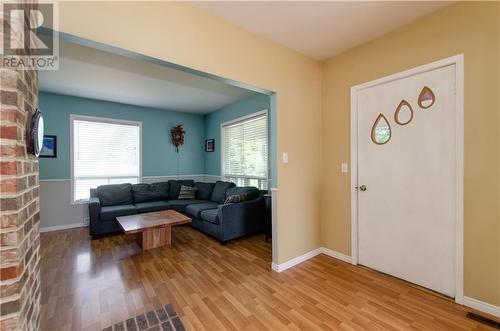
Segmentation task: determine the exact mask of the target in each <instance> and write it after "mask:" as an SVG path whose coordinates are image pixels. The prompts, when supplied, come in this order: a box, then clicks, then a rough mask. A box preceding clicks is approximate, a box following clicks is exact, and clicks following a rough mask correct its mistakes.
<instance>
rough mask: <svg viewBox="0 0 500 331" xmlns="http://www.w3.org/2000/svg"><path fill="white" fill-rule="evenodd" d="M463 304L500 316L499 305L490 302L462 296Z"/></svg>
mask: <svg viewBox="0 0 500 331" xmlns="http://www.w3.org/2000/svg"><path fill="white" fill-rule="evenodd" d="M464 306H467V307H470V308H473V309H476V310H479V311H481V312H483V313H487V314H490V315H493V316H496V317H500V307H499V306H495V305H492V304H490V303H487V302H484V301H480V300H477V299H473V298H470V297H467V296H464Z"/></svg>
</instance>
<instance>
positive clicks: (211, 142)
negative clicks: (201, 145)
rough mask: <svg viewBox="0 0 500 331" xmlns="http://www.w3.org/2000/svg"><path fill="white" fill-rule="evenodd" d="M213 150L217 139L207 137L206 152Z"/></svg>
mask: <svg viewBox="0 0 500 331" xmlns="http://www.w3.org/2000/svg"><path fill="white" fill-rule="evenodd" d="M213 151H215V139H206V140H205V152H213Z"/></svg>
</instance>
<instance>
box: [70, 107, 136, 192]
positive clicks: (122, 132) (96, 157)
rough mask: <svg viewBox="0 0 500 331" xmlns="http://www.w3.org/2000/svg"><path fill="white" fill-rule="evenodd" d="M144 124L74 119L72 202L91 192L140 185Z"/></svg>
mask: <svg viewBox="0 0 500 331" xmlns="http://www.w3.org/2000/svg"><path fill="white" fill-rule="evenodd" d="M140 137H141V123H140V122H129V121H120V120H112V119H103V118H93V117H82V116H71V138H72V142H71V143H72V155H71V157H72V159H71V160H72V177H73V178H72V185H73V201H74V202H79V201H82V202H83V201H86V200H88V198H89V191H90V189H91V188H96V187H97V186H99V185H105V184H120V183H138V182H139V181H140V176H141V175H140V173H141V171H140V168H141V167H140V160H141V156H140Z"/></svg>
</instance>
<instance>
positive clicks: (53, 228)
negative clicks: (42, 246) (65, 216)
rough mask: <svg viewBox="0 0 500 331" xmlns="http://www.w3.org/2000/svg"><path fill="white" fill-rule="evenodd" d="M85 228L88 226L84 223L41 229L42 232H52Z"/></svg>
mask: <svg viewBox="0 0 500 331" xmlns="http://www.w3.org/2000/svg"><path fill="white" fill-rule="evenodd" d="M83 227H87V225H84V224H83V222H78V223H70V224H63V225H55V226H46V227H43V228H40V232H51V231H57V230H66V229H74V228H83Z"/></svg>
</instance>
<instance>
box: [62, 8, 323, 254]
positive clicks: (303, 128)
mask: <svg viewBox="0 0 500 331" xmlns="http://www.w3.org/2000/svg"><path fill="white" fill-rule="evenodd" d="M60 30H61V31H63V32H66V33H70V34H73V35H77V36H80V37H83V38H87V39H91V40H94V41H99V42H102V43H105V44H109V45H112V46H118V47H121V48H124V49H128V50H132V51H135V52H139V53H142V54H145V55H149V56H152V57H156V58H159V59H163V60H166V61H170V62H173V63H176V64H180V65H184V66H187V67H191V68H194V69H198V70H201V71H205V72H209V73H213V74H216V75H219V76H223V77H226V78H230V79H233V80H237V81H241V82H245V83H249V84H253V85H256V86H259V87H262V88H266V89H269V90H272V91H275V92H277V100H276V103H277V127H278V130H277V145H278V146H277V147H278V148H277V152H278V155H281V153H283V152H285V151H286V152H288V153H289V159H290V161H289V163H288V164H283V163H281V162H279V163H278V187H279V193H278V194H279V199H278V231H279V235H278V237H279V239H280V240H278V262H279V263H283V262H285V261H287V260H289V259H291V258H293V257H296V256H299V255H301V254H304V253H306V252H308V251H310V250H312V249H315V248H317V247H318V246H319V245H320V234H319V224H320V222H319V201H318V199H317V197H318V195H319V167H320V162H319V157H318V155H319V154H320V118H321V116H320V112H321V109H320V103H321V73H320V71H321V65H320V63H318V62H317V61H314V60H312V59H309V58H307V57H305V56H303V55H300V54H298V53H296V52H294V51H292V50H290V49H287V48H285V47H283V46H279V45H277V44H275V43H273V42H271V41H269V40H267V39H264V38H262V37H259V36H257V35H254V34H252V33H250V32H248V31H246V30H244V29H242V28H239V27H236V26H235V25H232V24H230V23H227V22H225V21H223V20H221V19H219V18H216V17H214V16H212V15H209V14H207V13H205V12H203V11H201V10H199V9H197V8H195V7H192V6H191V5H189V4H186V3H174V2H169V3H166V2H147V3H144V2H142V3H141V2H133V3H132V2H121V3H119V2H113V3H110V2H63V3H61V4H60ZM278 160H280V158H278ZM299 192H300V193H299Z"/></svg>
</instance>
